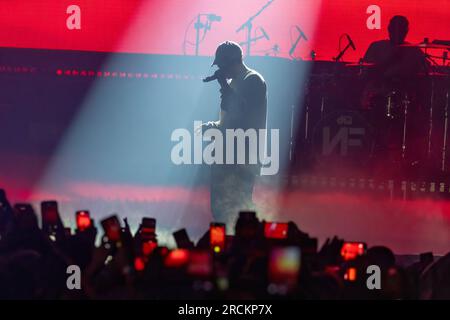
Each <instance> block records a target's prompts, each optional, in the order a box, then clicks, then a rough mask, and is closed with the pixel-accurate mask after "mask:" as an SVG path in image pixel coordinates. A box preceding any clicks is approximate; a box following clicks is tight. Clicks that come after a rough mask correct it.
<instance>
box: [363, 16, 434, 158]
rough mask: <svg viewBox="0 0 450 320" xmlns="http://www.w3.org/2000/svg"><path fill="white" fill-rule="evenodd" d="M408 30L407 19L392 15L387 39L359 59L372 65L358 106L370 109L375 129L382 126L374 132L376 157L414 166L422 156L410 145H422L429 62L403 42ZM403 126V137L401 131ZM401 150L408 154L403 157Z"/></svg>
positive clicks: (418, 51) (371, 45)
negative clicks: (399, 160)
mask: <svg viewBox="0 0 450 320" xmlns="http://www.w3.org/2000/svg"><path fill="white" fill-rule="evenodd" d="M408 31H409V22H408V19H407V18H406V17H404V16H400V15H397V16H394V17H392V18H391V20H390V22H389V26H388V32H389V39H386V40H381V41H375V42H373V43H372V44H370V46H369V48H368V49H367V51H366V53H365V55H364V58H363V59H362V60H363V62H365V63H368V64H372V66H370V67H369V71H368V73H367V79H366V80H367V82H366V84H365V86H364V90H363V93H362V97H361V104H362V108H363V109H365V110H371V118H372V119H373V120H374V121H375V123H377V125H378V126H380V124H383V125H381V127H383V130H378V131H379V134H378V136H377V137H376V140H377V143H376V150H377V151H378V153H379V155H380V156H381V157H383V158H385V157H392V158H396V159H399V158H403V159H404V160H406V158H405V157H407V158H408V161H407V162H410V163H418V162H421V160H419V159H422V158H423V156H424V155H423V154H422V152H419V151H418V150H416V151H413V149H414V148H411V146H412V145H415V146H416V148H415V149H419V147H418V146H419V145H421V146H422V145H424V144H425V141H422V140H424V138H423V137H425V136H426V135H425V132H424V131H423V130H424V129H423V128H424V126H423V119H425V118H424V116H423V114H422V113H423V112H425V107H424V105H425V103H424V101H425V93H426V90H425V86H424V77H423V76H424V75H426V74H428V70H429V63H428V61H427V58H426V56H425V54H424V53H423V52H422V50H421V49H420V47H419V46H414V45H411V44H409V43H407V42H406V41H405V39H406V36H407V34H408ZM405 106H408V107H407V108H408V109H409V113H411V112H412V114H411V116H412V117H411V116H409V117H408V121H406V117H404V113H405V112H406V111H405ZM406 124H407V128H408V132H407V134H406V133H405V132H404V128H405V127H406ZM405 137H406V138H405ZM421 149H424V148H421ZM405 150H406V151H409V152H408V153H409V155H405ZM391 151H392V152H391ZM411 152H412V154H411ZM376 153H377V152H376Z"/></svg>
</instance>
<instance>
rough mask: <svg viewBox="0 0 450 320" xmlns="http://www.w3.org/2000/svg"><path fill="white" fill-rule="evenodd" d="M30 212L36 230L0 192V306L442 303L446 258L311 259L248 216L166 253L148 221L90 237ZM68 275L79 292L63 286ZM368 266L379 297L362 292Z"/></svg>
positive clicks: (370, 254)
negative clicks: (75, 276) (73, 273)
mask: <svg viewBox="0 0 450 320" xmlns="http://www.w3.org/2000/svg"><path fill="white" fill-rule="evenodd" d="M40 209H41V212H40V213H41V215H40V217H41V224H39V222H38V220H39V219H38V215H37V214H36V211H35V210H34V208H33V207H32V206H31V205H30V204H15V205H11V204H10V202H9V201H8V199H7V196H6V194H5V192H4V191H3V190H0V236H1V238H0V299H40V300H42V299H58V300H61V299H62V300H72V299H83V300H85V299H94V300H97V299H152V300H153V299H157V300H165V299H176V300H178V299H181V300H188V299H189V300H191V299H233V300H235V299H450V272H449V270H450V253H448V254H447V255H445V256H443V257H434V256H433V255H432V254H430V253H428V254H422V255H420V258H418V259H417V260H418V261H416V262H414V263H412V264H409V265H406V266H405V265H400V264H399V263H398V261H396V255H395V254H394V253H393V252H392V250H390V249H389V248H387V247H384V246H373V247H368V248H367V247H366V245H365V244H364V243H356V242H346V241H344V240H343V239H340V238H338V237H333V238H330V239H327V240H326V242H325V243H324V244H323V246H321V248H320V249H319V248H318V245H317V239H315V238H313V237H311V236H310V235H309V234H307V233H305V232H304V231H302V230H300V229H299V228H298V227H297V225H296V224H295V223H293V222H287V223H272V222H266V221H260V220H259V219H258V218H257V215H256V213H254V212H240V214H239V218H238V219H237V221H236V225H235V232H234V235H225V228H224V225H222V224H220V223H212V224H211V227H210V228H209V229H208V230H207V231H206V232H205V234H204V235H203V236H202V237H201V238H200V240H199V241H198V242H197V243H193V242H192V241H191V240H190V239H189V236H188V233H187V232H186V230H184V229H181V230H177V231H175V232H174V233H173V235H174V238H175V240H176V243H177V248H170V249H169V248H167V247H165V246H164V244H160V243H158V238H157V228H156V220H154V219H152V218H148V217H147V218H143V219H142V223H141V224H140V226H139V227H138V229H137V231H136V232H135V234H133V233H132V232H131V229H130V226H129V224H128V222H127V219H124V220H123V221H120V220H119V218H118V217H117V216H114V215H113V216H111V217H108V218H106V219H104V220H102V221H101V223H100V224H99V225H101V228H102V229H103V231H102V232H99V231H98V229H97V227H96V224H95V223H94V221H93V219H92V218H91V217H90V215H89V212H88V211H86V210H85V211H79V212H77V214H76V222H77V229H76V230H75V231H74V232H72V230H70V229H69V228H65V227H64V224H63V222H62V219H61V218H60V214H59V212H58V205H57V203H56V202H55V201H46V202H42V203H41V208H40ZM39 225H41V227H40V226H39ZM98 237H99V239H100V241H96V240H98V239H97V238H98ZM96 243H97V244H96ZM74 265H75V266H77V267H79V270H80V287H79V289H73V288H70V286H68V277H69V276H70V274H68V272H67V270H68V267H69V266H74ZM371 265H375V266H378V267H379V270H380V283H379V289H377V288H375V289H373V288H372V289H370V288H368V284H367V282H368V280H367V279H368V277H369V276H370V274H368V273H367V268H368V266H371Z"/></svg>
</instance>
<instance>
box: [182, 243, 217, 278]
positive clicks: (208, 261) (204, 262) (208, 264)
mask: <svg viewBox="0 0 450 320" xmlns="http://www.w3.org/2000/svg"><path fill="white" fill-rule="evenodd" d="M212 271H213V266H212V256H211V254H210V252H209V251H207V250H193V251H191V252H190V253H189V261H188V265H187V273H188V274H189V275H191V276H193V277H201V278H205V277H209V276H211V275H212Z"/></svg>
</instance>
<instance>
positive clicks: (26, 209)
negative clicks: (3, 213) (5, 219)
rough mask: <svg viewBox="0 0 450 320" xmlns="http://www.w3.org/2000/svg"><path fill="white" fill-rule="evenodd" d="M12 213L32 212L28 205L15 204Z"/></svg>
mask: <svg viewBox="0 0 450 320" xmlns="http://www.w3.org/2000/svg"><path fill="white" fill-rule="evenodd" d="M14 211H15V212H16V214H21V213H25V212H27V213H29V212H33V207H32V206H31V205H30V204H29V203H16V204H15V205H14Z"/></svg>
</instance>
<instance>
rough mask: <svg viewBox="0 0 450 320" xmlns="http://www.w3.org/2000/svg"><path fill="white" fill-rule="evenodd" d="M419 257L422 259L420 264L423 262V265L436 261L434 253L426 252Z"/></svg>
mask: <svg viewBox="0 0 450 320" xmlns="http://www.w3.org/2000/svg"><path fill="white" fill-rule="evenodd" d="M419 257H420V262H421V263H426V264H428V263H432V262H433V260H434V257H433V253H432V252H424V253H421V254H420V256H419Z"/></svg>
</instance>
